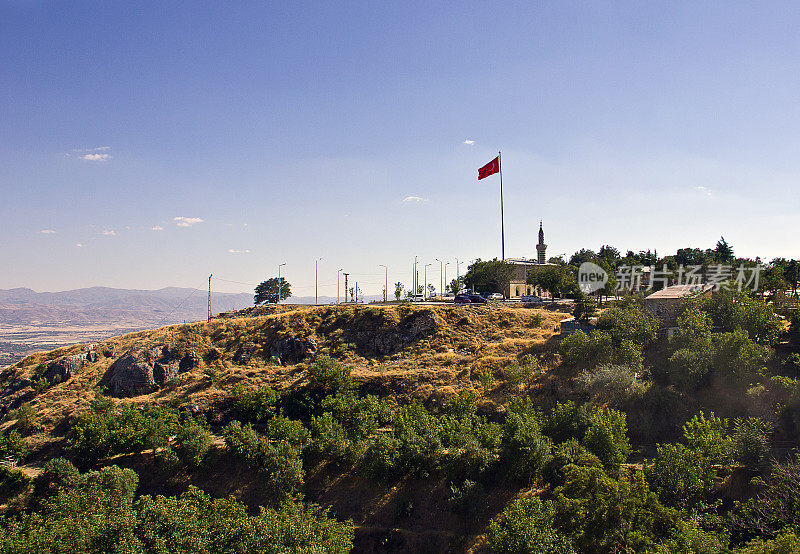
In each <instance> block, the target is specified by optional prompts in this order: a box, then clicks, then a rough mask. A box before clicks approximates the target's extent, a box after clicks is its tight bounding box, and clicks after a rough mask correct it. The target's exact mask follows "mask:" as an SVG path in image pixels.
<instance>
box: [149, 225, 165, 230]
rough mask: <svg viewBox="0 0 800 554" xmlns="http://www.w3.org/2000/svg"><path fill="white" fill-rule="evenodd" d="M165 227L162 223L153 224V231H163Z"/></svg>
mask: <svg viewBox="0 0 800 554" xmlns="http://www.w3.org/2000/svg"><path fill="white" fill-rule="evenodd" d="M163 230H164V228H163V227H162V226H161V225H153V228H152V229H151V231H163Z"/></svg>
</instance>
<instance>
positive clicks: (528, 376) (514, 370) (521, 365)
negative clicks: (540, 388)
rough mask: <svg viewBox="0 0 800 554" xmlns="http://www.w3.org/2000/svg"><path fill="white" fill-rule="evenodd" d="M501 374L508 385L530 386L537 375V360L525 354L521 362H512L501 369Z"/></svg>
mask: <svg viewBox="0 0 800 554" xmlns="http://www.w3.org/2000/svg"><path fill="white" fill-rule="evenodd" d="M503 374H504V376H505V380H506V383H508V384H509V385H512V386H515V385H521V384H526V385H527V384H530V382H531V381H532V380H533V379H534V378H536V376H537V375H538V374H539V360H537V359H536V357H535V356H533V355H532V354H526V355H525V356H523V357H522V359H521V360H519V361H517V360H514V361H513V362H511V363H510V364H509V365H507V366H506V367H505V368H503Z"/></svg>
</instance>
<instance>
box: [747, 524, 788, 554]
mask: <svg viewBox="0 0 800 554" xmlns="http://www.w3.org/2000/svg"><path fill="white" fill-rule="evenodd" d="M736 552H737V554H794V553H795V552H800V536H798V535H797V532H796V531H792V530H790V529H786V530H784V531H783V532H782V533H781V534H780V535H778V536H777V537H775V538H774V539H772V540H763V539H753V540H752V541H750V542H748V543H747V544H746V545H745V546H744V548H740V549H739V550H737V551H736Z"/></svg>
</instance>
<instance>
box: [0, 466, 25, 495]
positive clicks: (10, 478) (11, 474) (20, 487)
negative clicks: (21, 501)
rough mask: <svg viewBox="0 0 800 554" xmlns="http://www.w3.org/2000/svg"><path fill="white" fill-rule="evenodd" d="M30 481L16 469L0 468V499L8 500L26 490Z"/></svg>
mask: <svg viewBox="0 0 800 554" xmlns="http://www.w3.org/2000/svg"><path fill="white" fill-rule="evenodd" d="M30 483H31V480H30V478H28V476H27V475H25V474H24V473H22V471H20V470H18V469H9V468H7V467H0V498H3V499H9V498H13V497H15V496H17V495H18V494H20V493H22V492H24V491H26V490H28V487H29V486H30Z"/></svg>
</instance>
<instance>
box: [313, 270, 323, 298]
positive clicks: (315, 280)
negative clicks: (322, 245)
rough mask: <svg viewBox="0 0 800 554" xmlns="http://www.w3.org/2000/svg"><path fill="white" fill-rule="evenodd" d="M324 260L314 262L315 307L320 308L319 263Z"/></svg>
mask: <svg viewBox="0 0 800 554" xmlns="http://www.w3.org/2000/svg"><path fill="white" fill-rule="evenodd" d="M321 259H322V258H317V259H316V260H314V305H315V306H319V287H318V286H317V262H319V261H320V260H321Z"/></svg>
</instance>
